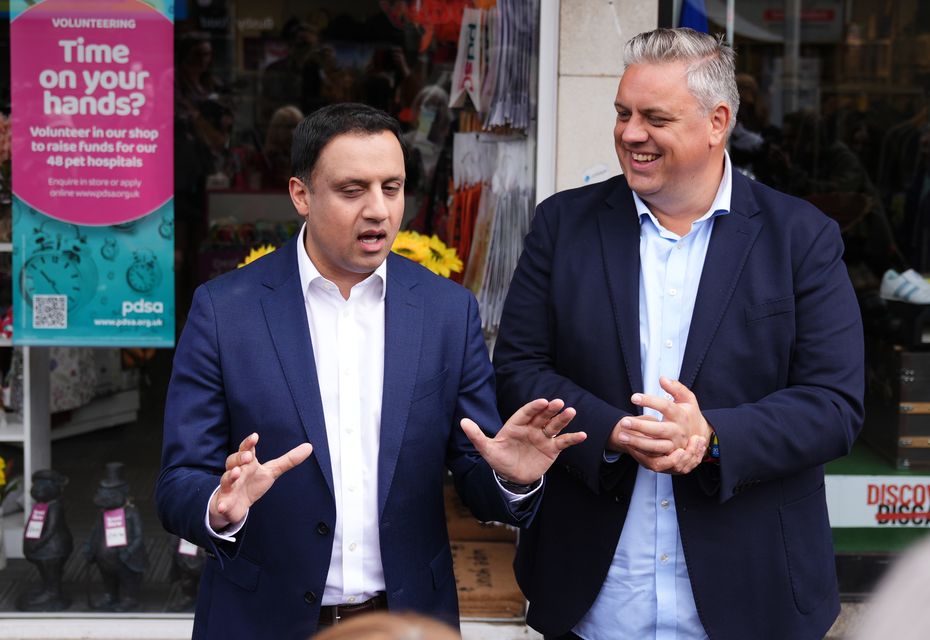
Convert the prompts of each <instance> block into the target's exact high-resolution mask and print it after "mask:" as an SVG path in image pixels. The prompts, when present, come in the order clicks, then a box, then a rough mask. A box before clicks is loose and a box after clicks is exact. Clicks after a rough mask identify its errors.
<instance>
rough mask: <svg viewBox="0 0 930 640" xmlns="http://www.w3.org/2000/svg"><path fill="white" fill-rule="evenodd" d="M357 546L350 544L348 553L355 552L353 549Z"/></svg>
mask: <svg viewBox="0 0 930 640" xmlns="http://www.w3.org/2000/svg"><path fill="white" fill-rule="evenodd" d="M357 546H358V545H356V544H355V543H354V542H353V543H352V544H350V545H349V551H355V547H357Z"/></svg>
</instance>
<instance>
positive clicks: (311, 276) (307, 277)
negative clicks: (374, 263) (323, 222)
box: [297, 222, 387, 301]
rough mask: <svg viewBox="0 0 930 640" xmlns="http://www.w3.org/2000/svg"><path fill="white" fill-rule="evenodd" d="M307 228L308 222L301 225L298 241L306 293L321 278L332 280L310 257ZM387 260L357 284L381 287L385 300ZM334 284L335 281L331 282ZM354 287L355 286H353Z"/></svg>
mask: <svg viewBox="0 0 930 640" xmlns="http://www.w3.org/2000/svg"><path fill="white" fill-rule="evenodd" d="M306 230H307V223H306V222H305V223H304V224H303V225H302V226H301V227H300V235H299V236H298V241H297V268H298V270H299V271H300V290H301V291H303V292H304V295H306V294H307V291H309V289H310V285H311V284H313V282H315V281H316V280H321V281H323V282H330V281H329V280H327V279H326V278H325V277H323V275H322V274H321V273H320V270H319V269H317V268H316V265H315V264H313V260H311V259H310V256H309V255H308V254H307V245H306V243H305V242H304V233H306ZM386 282H387V260H384V261H383V262H382V263H381V264H379V265H378V268H377V269H375V270H374V272H373V273H372V274H371V275H370V276H368V277H367V278H365V279H364V280H362V281H361V282H359V283H358V285H356V286H362V287H373V286H378V287H380V294H379V296H378V297H379V298H380V299H381V300H382V301H383V300H384V295H385V293H386V292H387V286H386V285H385V283H386ZM330 284H334V283H330ZM353 288H354V287H353Z"/></svg>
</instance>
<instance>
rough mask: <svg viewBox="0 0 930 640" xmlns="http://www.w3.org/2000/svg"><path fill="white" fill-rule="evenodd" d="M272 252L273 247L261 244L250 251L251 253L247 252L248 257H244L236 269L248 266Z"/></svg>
mask: <svg viewBox="0 0 930 640" xmlns="http://www.w3.org/2000/svg"><path fill="white" fill-rule="evenodd" d="M274 250H275V247H274V245H270V244H263V245H262V246H260V247H256V248H254V249H252V250H251V251H249V255H247V256H246V257H245V260H243V261H242V262H240V263H239V266H238V267H237V268H239V269H241V268H242V267H244V266H245V265H247V264H249V263H250V262H255V261H256V260H258V259H259V258H261V257H262V256H267V255H268V254H269V253H271V252H272V251H274Z"/></svg>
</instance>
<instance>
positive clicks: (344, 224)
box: [290, 131, 405, 297]
mask: <svg viewBox="0 0 930 640" xmlns="http://www.w3.org/2000/svg"><path fill="white" fill-rule="evenodd" d="M404 179H405V173H404V154H403V151H402V150H401V147H400V143H399V142H398V140H397V137H396V136H395V135H394V134H393V133H391V132H390V131H382V132H380V133H376V134H368V133H345V134H341V135H337V136H336V137H334V138H333V139H332V140H330V141H329V142H328V143H327V144H326V146H325V147H323V151H322V152H321V153H320V156H319V158H318V159H317V161H316V164H315V166H314V168H313V173H312V174H311V175H310V184H309V185H306V184H304V182H303V181H301V180H300V179H298V178H291V180H290V192H291V200H292V201H293V202H294V206H295V207H296V208H297V211H298V213H300V215H301V216H303V217H304V218H305V219H306V221H307V232H306V237H305V246H306V249H307V254H308V255H309V256H310V259H311V260H312V261H313V264H314V266H316V268H317V269H318V270H319V272H320V274H321V275H322V276H323V277H324V278H326V279H327V280H330V281H332V282H333V283H335V284H336V285H337V286H338V287H339V289H340V291H341V292H342V294H343V296H344V297H348V293H349V290H350V289H351V288H352V287H353V286H354V285H356V284H358V283H359V282H361V281H362V280H364V279H365V278H367V277H368V276H369V275H370V274H371V273H372V272H373V271H374V270H375V269H377V268H378V266H379V265H380V264H381V263H382V262H384V260H385V258H387V255H388V253H389V252H390V251H391V245H392V244H393V242H394V237H395V236H396V235H397V231H398V229H399V227H400V223H401V219H402V218H403V215H404Z"/></svg>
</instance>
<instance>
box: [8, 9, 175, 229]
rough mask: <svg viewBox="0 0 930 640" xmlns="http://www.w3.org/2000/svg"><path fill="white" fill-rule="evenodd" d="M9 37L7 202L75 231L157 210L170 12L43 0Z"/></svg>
mask: <svg viewBox="0 0 930 640" xmlns="http://www.w3.org/2000/svg"><path fill="white" fill-rule="evenodd" d="M10 31H11V39H12V42H13V43H14V51H13V58H14V64H13V65H12V87H13V89H12V98H13V103H14V104H15V105H16V111H15V117H14V118H13V157H14V159H15V162H14V163H13V172H14V173H13V185H14V190H15V193H16V196H17V197H18V198H19V199H20V200H22V201H23V202H24V203H25V204H26V205H28V206H29V207H31V208H33V209H35V210H36V211H39V212H41V213H44V214H46V215H48V216H50V217H52V218H55V219H57V220H61V221H65V222H71V223H75V224H80V225H115V224H121V223H126V222H129V221H132V220H136V219H138V218H141V217H143V216H145V215H147V214H149V213H151V212H153V211H155V210H157V209H158V208H159V207H161V206H162V205H164V204H165V203H166V202H168V201H169V200H170V199H171V197H172V192H173V176H172V171H173V169H172V167H173V165H172V161H173V149H172V129H171V127H172V108H173V103H172V95H173V93H172V92H173V52H172V47H171V46H170V43H171V42H172V37H173V25H172V21H171V18H170V15H165V14H164V13H162V12H160V11H158V10H157V9H155V8H153V7H152V6H150V5H149V4H146V3H144V2H141V1H139V0H109V1H106V2H104V1H94V0H77V1H76V0H45V2H42V3H41V4H37V5H35V6H32V7H30V8H29V9H27V10H25V11H23V12H22V13H20V14H19V15H18V16H16V17H15V19H14V20H13V21H12V23H11V25H10ZM166 45H167V46H166Z"/></svg>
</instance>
